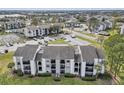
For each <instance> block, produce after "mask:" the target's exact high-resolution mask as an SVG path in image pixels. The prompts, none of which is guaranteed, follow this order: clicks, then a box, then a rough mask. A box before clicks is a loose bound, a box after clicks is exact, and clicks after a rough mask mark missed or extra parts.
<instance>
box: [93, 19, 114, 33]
mask: <svg viewBox="0 0 124 93" xmlns="http://www.w3.org/2000/svg"><path fill="white" fill-rule="evenodd" d="M112 26H113V24H112V22H110V21H108V20H106V21H104V22H100V23H99V24H97V25H96V26H95V27H94V28H93V32H97V33H98V32H101V31H105V30H106V29H110V28H112Z"/></svg>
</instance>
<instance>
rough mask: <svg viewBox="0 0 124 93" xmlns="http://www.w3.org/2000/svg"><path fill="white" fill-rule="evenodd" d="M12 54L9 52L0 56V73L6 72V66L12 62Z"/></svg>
mask: <svg viewBox="0 0 124 93" xmlns="http://www.w3.org/2000/svg"><path fill="white" fill-rule="evenodd" d="M12 56H13V52H9V53H7V54H4V55H0V73H4V72H6V71H8V70H9V69H8V68H7V65H8V64H9V63H10V62H12V61H13V60H12Z"/></svg>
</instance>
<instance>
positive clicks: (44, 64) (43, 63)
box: [41, 59, 46, 73]
mask: <svg viewBox="0 0 124 93" xmlns="http://www.w3.org/2000/svg"><path fill="white" fill-rule="evenodd" d="M41 73H46V60H45V59H42V72H41Z"/></svg>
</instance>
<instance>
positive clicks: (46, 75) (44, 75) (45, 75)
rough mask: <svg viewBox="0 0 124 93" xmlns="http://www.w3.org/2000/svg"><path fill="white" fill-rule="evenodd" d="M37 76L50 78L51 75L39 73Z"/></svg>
mask: <svg viewBox="0 0 124 93" xmlns="http://www.w3.org/2000/svg"><path fill="white" fill-rule="evenodd" d="M38 76H41V77H49V76H51V73H39V74H38Z"/></svg>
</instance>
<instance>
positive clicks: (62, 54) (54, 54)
mask: <svg viewBox="0 0 124 93" xmlns="http://www.w3.org/2000/svg"><path fill="white" fill-rule="evenodd" d="M42 57H43V58H49V59H74V49H73V48H72V47H70V46H47V47H44V53H43V55H42Z"/></svg>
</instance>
